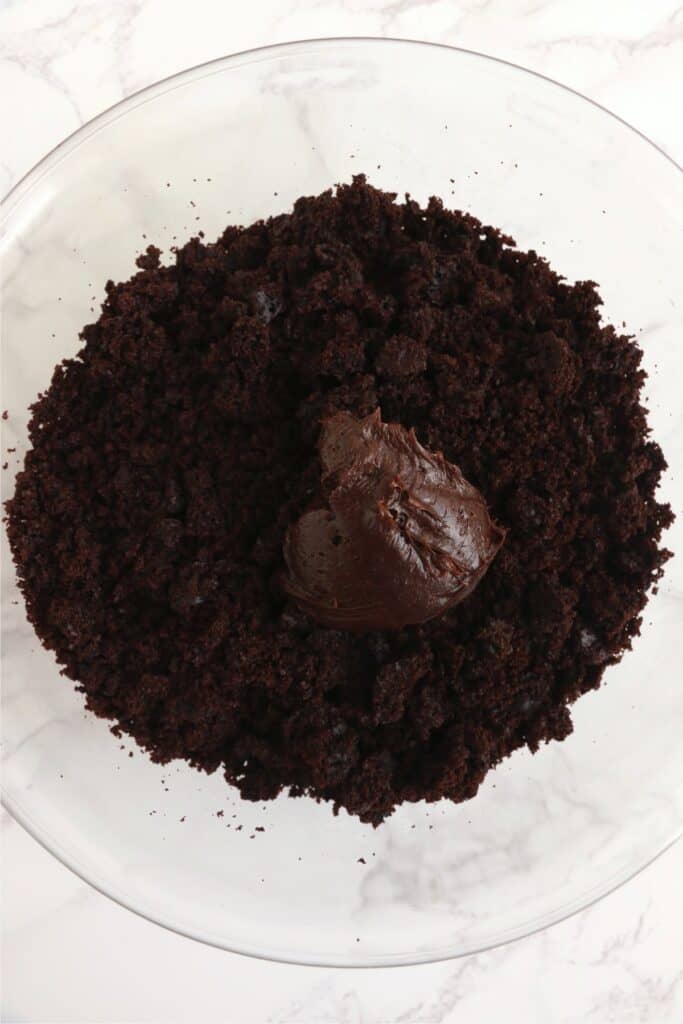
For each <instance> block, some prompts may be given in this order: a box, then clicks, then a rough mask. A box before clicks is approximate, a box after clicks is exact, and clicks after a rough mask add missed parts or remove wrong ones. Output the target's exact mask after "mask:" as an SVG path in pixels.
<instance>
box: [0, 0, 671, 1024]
mask: <svg viewBox="0 0 683 1024" xmlns="http://www.w3.org/2000/svg"><path fill="white" fill-rule="evenodd" d="M332 35H388V36H399V37H407V38H423V39H428V40H434V41H440V42H445V43H451V44H455V45H459V46H463V47H468V48H471V49H475V50H480V51H483V52H486V53H489V54H492V55H495V56H499V57H502V58H505V59H507V60H510V61H514V62H516V63H519V64H522V65H525V66H527V67H530V68H533V69H534V70H537V71H540V72H542V73H544V74H546V75H549V76H550V77H552V78H556V79H558V80H560V81H562V82H565V83H566V84H568V85H571V86H573V87H574V88H576V89H578V90H579V91H581V92H584V93H586V94H587V95H589V96H590V97H592V98H593V99H595V100H597V101H599V102H600V103H602V104H604V105H605V106H607V107H609V108H611V109H612V110H613V111H615V112H616V113H617V114H619V115H620V116H621V117H623V118H624V119H625V120H627V121H629V122H630V123H632V124H633V125H635V126H636V127H638V128H639V129H640V130H641V131H643V132H644V133H645V134H646V135H648V136H649V137H650V138H652V139H653V140H654V141H655V142H657V144H658V145H660V146H661V147H662V148H663V149H665V150H666V151H667V152H668V153H669V154H670V155H671V156H673V157H674V159H677V160H678V161H679V162H683V126H682V122H681V117H680V111H681V109H683V76H682V74H681V64H682V63H683V7H681V6H680V5H679V4H678V3H677V2H676V0H649V2H648V3H647V4H645V3H644V2H642V0H619V2H617V0H606V2H604V3H602V4H596V3H595V2H594V0H574V2H573V3H571V4H569V3H565V2H560V0H251V3H249V4H239V5H237V4H236V3H231V2H230V0H228V2H226V3H219V2H216V0H193V3H192V4H186V3H180V2H179V0H117V2H115V3H110V2H104V0H15V2H11V0H10V2H7V0H0V97H2V100H3V107H4V111H3V116H4V123H5V132H4V146H3V148H2V150H1V151H0V193H4V192H6V191H7V189H9V188H10V187H11V186H12V184H13V183H14V182H15V181H16V180H17V179H18V178H19V177H20V176H21V175H22V174H23V173H24V172H25V171H26V170H28V168H29V167H30V166H31V165H32V164H33V163H34V162H35V161H36V160H38V159H39V158H40V157H41V156H42V155H43V154H44V153H45V152H46V151H47V150H48V149H50V148H51V147H52V146H54V145H55V144H57V143H58V142H59V141H60V140H61V139H62V138H63V137H64V136H66V135H68V134H69V133H70V132H72V131H74V129H76V128H77V127H78V126H79V125H81V124H82V123H83V122H84V121H86V120H88V119H89V118H91V117H92V116H94V115H95V114H97V113H99V112H100V111H101V110H103V109H104V108H106V107H108V106H110V105H111V104H113V103H115V102H117V101H118V100H120V99H121V98H122V97H124V96H126V95H128V94H129V93H131V92H134V91H135V90H137V89H140V88H142V87H143V86H146V85H148V84H150V83H151V82H153V81H156V80H157V79H159V78H162V77H164V76H166V75H168V74H170V73H172V72H174V71H178V70H180V69H182V68H185V67H188V66H191V65H193V64H198V63H201V62H203V61H206V60H209V59H211V58H213V57H217V56H221V55H223V54H226V53H230V52H235V51H239V50H243V49H247V48H250V47H254V46H260V45H263V44H266V43H274V42H282V41H285V40H289V39H296V38H305V37H313V36H332ZM2 845H3V851H2V852H3V859H2V876H3V882H4V900H3V915H2V928H3V945H2V983H3V984H2V1019H3V1020H4V1021H8V1022H10V1021H12V1022H14V1021H17V1022H19V1021H31V1022H39V1021H41V1022H57V1021H64V1022H73V1024H76V1022H114V1021H119V1022H138V1021H150V1022H164V1024H165V1022H174V1021H178V1022H180V1021H188V1022H189V1021H192V1022H197V1021H202V1022H203V1021H207V1022H209V1021H239V1022H240V1024H265V1022H273V1024H275V1022H282V1024H284V1022H288V1024H295V1022H296V1024H298V1022H301V1024H323V1022H329V1024H389V1022H392V1024H393V1022H396V1024H399V1022H401V1024H432V1022H434V1024H436V1022H440V1024H453V1022H455V1021H456V1020H457V1021H459V1022H460V1021H465V1022H467V1024H484V1022H488V1021H492V1020H496V1019H501V1018H503V1016H504V1018H505V1019H506V1020H508V1021H510V1022H511V1024H517V1022H520V1024H521V1022H524V1024H570V1022H579V1021H581V1022H589V1021H595V1022H597V1024H608V1022H615V1024H627V1022H632V1021H638V1022H653V1024H667V1022H671V1024H674V1022H675V1024H678V1022H680V1021H681V1020H683V957H682V956H681V952H680V951H681V950H682V949H683V889H682V888H681V886H680V881H679V879H680V875H681V872H682V870H683V848H682V847H681V845H680V844H679V845H678V847H675V848H674V849H673V850H671V851H669V852H668V853H667V854H665V855H664V856H662V857H661V858H660V859H659V860H658V861H657V862H655V864H653V865H651V866H650V867H649V868H648V869H647V870H645V871H644V872H643V873H642V874H641V875H640V876H639V877H638V878H636V879H635V880H633V881H631V882H630V883H628V884H627V885H626V886H625V887H624V888H622V889H621V890H619V891H618V892H616V893H613V894H612V895H611V896H609V897H607V898H606V899H605V900H603V901H602V902H600V903H598V904H597V905H595V906H593V907H592V908H590V909H588V910H586V911H584V912H583V913H581V914H578V915H577V916H575V917H573V918H571V919H570V920H568V921H566V922H564V923H562V924H560V925H557V926H555V927H554V928H552V929H550V930H549V931H546V932H543V933H540V934H537V935H535V936H532V937H530V938H528V939H525V940H522V941H520V942H517V943H514V944H512V945H509V946H506V947H504V948H501V949H498V950H494V951H492V952H488V953H482V954H478V955H476V956H471V957H468V958H465V959H462V960H458V961H453V962H450V963H443V964H435V965H432V966H427V967H416V968H404V969H400V970H391V971H390V970H375V971H353V970H328V969H317V968H301V967H290V966H285V965H280V964H269V963H263V962H260V961H256V960H249V959H247V958H244V957H238V956H234V955H230V954H227V953H223V952H221V951H219V950H216V949H211V948H208V947H204V946H201V945H199V944H198V943H195V942H192V941H190V940H187V939H184V938H181V937H179V936H177V935H174V934H172V933H170V932H167V931H165V930H163V929H162V928H158V927H156V926H154V925H152V924H149V923H147V922H146V921H144V920H142V919H141V918H138V917H136V916H135V915H134V914H131V913H129V912H127V911H125V910H123V909H121V908H120V907H118V906H117V905H115V904H114V903H112V902H110V901H109V900H107V899H106V898H105V897H103V896H100V895H99V894H98V893H97V892H95V891H94V890H92V889H90V888H88V887H87V886H86V885H85V884H84V883H82V882H81V881H79V880H78V879H77V878H76V877H75V876H73V875H72V874H71V873H70V872H69V871H68V870H67V869H66V868H64V867H62V866H61V865H60V864H59V863H58V862H57V861H56V860H54V859H53V858H52V857H51V856H49V855H48V854H47V853H45V852H44V851H43V850H42V849H41V848H40V847H39V846H38V845H37V844H36V843H35V842H34V841H33V840H32V839H31V838H29V836H28V835H27V834H26V833H25V832H24V831H23V830H22V829H21V828H20V827H19V825H17V824H16V823H15V822H13V821H12V820H11V819H10V818H9V817H8V816H7V815H6V814H3V815H2Z"/></svg>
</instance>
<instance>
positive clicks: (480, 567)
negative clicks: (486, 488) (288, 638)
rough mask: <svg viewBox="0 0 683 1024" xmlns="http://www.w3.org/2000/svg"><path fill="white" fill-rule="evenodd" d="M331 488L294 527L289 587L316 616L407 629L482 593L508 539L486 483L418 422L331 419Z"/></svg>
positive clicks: (327, 468) (324, 446) (326, 466)
mask: <svg viewBox="0 0 683 1024" xmlns="http://www.w3.org/2000/svg"><path fill="white" fill-rule="evenodd" d="M319 452H320V463H321V468H322V478H321V490H320V495H319V496H318V498H317V500H316V501H315V503H314V506H313V507H311V508H309V509H308V510H307V511H305V512H304V513H303V514H302V515H301V517H300V518H299V519H298V520H297V521H296V522H294V523H293V524H292V525H291V526H290V527H289V530H288V531H287V534H286V537H285V542H284V558H285V563H286V566H287V574H286V576H285V579H284V581H283V586H284V589H285V591H286V592H287V593H288V594H289V595H290V596H291V597H292V598H293V599H294V600H295V601H296V602H297V604H298V605H299V606H300V607H301V608H302V609H303V610H304V611H305V612H306V613H307V614H308V615H310V617H311V618H312V619H314V620H315V621H316V622H318V623H320V624H321V625H323V626H329V627H331V628H333V629H341V630H355V631H365V630H396V629H401V628H403V627H404V626H407V625H410V624H414V623H420V622H426V621H427V620H429V619H432V618H434V617H435V616H437V615H440V614H442V613H443V612H444V611H446V609H448V608H451V607H453V605H455V604H457V603H458V602H459V601H462V600H463V599H464V598H465V597H467V596H468V594H470V593H471V592H472V590H473V589H474V588H475V587H476V585H477V584H478V583H479V581H480V580H481V578H482V577H483V575H484V573H485V572H486V571H487V569H488V567H489V566H490V565H491V562H492V561H493V559H494V558H495V556H496V554H497V552H498V551H499V549H500V547H501V545H502V544H503V541H504V540H505V530H504V529H502V528H501V527H500V526H497V525H496V524H495V523H494V522H493V521H492V520H491V517H490V516H489V513H488V509H487V506H486V502H485V500H484V498H483V497H482V495H481V494H480V493H479V491H478V490H477V489H476V488H475V487H473V486H472V484H470V483H468V482H467V480H466V479H465V478H464V476H463V475H462V473H461V472H460V470H459V469H458V467H457V466H455V465H453V463H451V462H448V461H447V460H446V459H445V458H444V457H443V455H442V454H441V453H439V452H430V451H427V449H426V448H423V447H422V445H421V444H420V442H419V441H418V440H417V437H416V436H415V432H414V430H405V429H404V428H403V427H402V426H400V425H399V424H397V423H383V422H382V419H381V416H380V412H379V410H376V411H375V412H374V413H372V414H371V415H370V416H367V417H366V418H364V419H361V420H358V419H356V418H355V417H353V416H352V415H351V414H349V413H345V412H340V413H337V414H335V415H334V416H332V417H330V418H329V419H327V420H325V421H323V424H322V428H321V434H320V441H319Z"/></svg>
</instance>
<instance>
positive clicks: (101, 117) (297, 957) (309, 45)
mask: <svg viewBox="0 0 683 1024" xmlns="http://www.w3.org/2000/svg"><path fill="white" fill-rule="evenodd" d="M376 45H381V46H383V47H386V48H388V47H390V46H404V47H406V48H409V49H413V48H418V47H419V48H432V49H436V50H443V51H450V52H452V53H457V54H463V55H466V56H468V57H476V58H480V59H481V60H485V61H489V62H491V63H492V64H499V65H503V66H505V67H508V68H511V69H513V70H514V71H517V72H520V73H521V74H523V75H530V76H532V77H534V78H538V79H540V80H541V81H543V82H545V83H547V84H549V85H552V86H555V87H557V88H558V89H561V90H562V91H564V92H566V93H569V94H570V95H572V96H574V97H575V98H577V99H579V100H582V101H584V102H586V103H589V104H590V105H591V106H592V107H594V108H596V109H597V110H598V111H600V112H601V113H603V114H605V115H607V116H608V117H610V118H612V119H613V120H614V121H616V122H618V123H619V124H620V125H621V126H622V127H624V128H626V129H628V130H629V131H630V132H632V133H634V134H635V135H636V136H638V137H639V138H640V139H641V140H642V141H643V142H645V143H647V144H648V145H649V146H651V147H652V148H653V149H654V150H655V151H656V152H657V153H659V154H660V155H661V156H662V157H663V158H664V159H665V160H666V161H667V162H668V163H669V164H671V166H672V167H673V168H674V169H675V170H676V171H678V172H679V173H680V174H683V167H682V166H681V165H680V164H678V163H677V161H676V160H675V159H674V158H673V157H672V156H671V155H670V154H669V153H667V152H666V150H665V149H663V148H662V147H661V146H659V145H658V144H657V143H656V142H654V141H653V140H652V139H650V138H649V137H648V136H647V135H645V134H644V133H643V132H642V131H640V130H639V129H638V128H636V127H634V126H633V125H632V124H630V123H629V122H628V121H626V120H624V118H622V117H620V116H619V115H618V114H615V113H614V112H613V111H611V110H609V109H608V108H607V107H605V106H603V105H602V104H601V103H598V102H597V101H596V100H593V99H591V98H590V97H589V96H586V95H585V94H584V93H582V92H580V91H579V90H577V89H574V88H572V87H571V86H568V85H565V84H563V83H562V82H558V81H557V80H556V79H554V78H551V77H550V76H548V75H544V74H542V73H541V72H539V71H534V70H532V69H531V68H526V67H524V66H523V65H521V64H516V63H515V62H513V61H509V60H505V59H503V58H500V57H494V56H491V55H490V54H487V53H483V52H481V51H478V50H471V49H467V48H465V47H460V46H451V45H449V44H446V43H437V42H430V41H428V40H419V39H410V38H401V37H393V36H364V35H363V36H328V37H309V38H303V39H296V40H290V41H286V42H281V43H275V44H269V45H265V46H258V47H253V48H250V49H246V50H240V51H238V52H236V53H233V54H227V55H224V56H222V57H216V58H213V59H212V60H210V61H205V62H202V63H199V64H195V65H192V66H191V67H189V68H185V69H183V70H182V71H178V72H175V73H173V74H171V75H168V76H166V77H164V78H161V79H159V80H158V81H156V82H153V83H152V84H150V85H148V86H145V87H144V88H142V89H139V90H137V91H136V92H133V93H131V94H130V95H128V96H126V97H125V98H124V99H122V100H119V101H118V102H117V103H114V104H112V105H111V106H109V107H107V108H106V109H105V110H103V111H102V112H101V113H99V114H97V115H96V116H95V117H93V118H91V119H90V120H88V121H86V122H84V124H82V125H81V126H80V127H78V128H77V129H75V130H74V131H73V132H71V133H70V134H69V135H67V136H66V137H65V138H64V139H62V141H61V142H59V143H57V145H55V146H54V147H53V148H52V149H50V150H49V151H48V152H47V153H46V154H45V155H44V156H43V157H42V158H41V159H40V160H39V161H38V162H37V163H35V164H34V165H33V166H32V167H31V168H30V169H29V170H28V171H27V172H26V173H25V174H23V175H22V176H21V177H20V178H19V180H18V181H17V182H16V183H15V184H14V185H13V186H12V187H11V188H10V189H9V191H8V192H7V193H6V195H5V196H4V197H3V198H2V200H0V227H3V226H4V225H5V224H6V223H7V222H8V220H9V219H10V217H11V215H12V213H13V212H14V210H15V209H16V208H17V207H18V206H19V205H20V204H21V203H22V202H23V200H24V199H25V198H26V197H27V196H28V195H29V193H30V192H31V191H32V190H33V188H34V187H35V186H36V185H37V184H38V183H39V182H40V181H41V179H42V178H43V177H44V176H45V175H46V174H48V173H49V172H51V171H52V170H53V169H54V168H55V167H56V166H57V165H58V164H59V163H60V162H61V161H62V160H63V159H64V158H65V157H67V156H68V155H69V154H71V153H72V152H73V151H74V150H75V149H77V148H78V147H79V146H80V145H81V144H82V143H84V142H86V141H87V140H88V139H90V138H92V136H93V135H95V134H96V133H97V132H99V131H101V130H102V129H104V128H106V127H108V126H109V125H110V124H112V123H113V122H114V121H117V120H118V119H119V118H120V117H123V116H124V115H125V114H128V113H129V112H130V111H132V110H134V109H136V108H137V107H140V106H142V105H144V104H145V103H147V102H149V101H150V100H153V99H156V98H157V97H158V96H161V95H162V94H164V93H167V92H169V91H171V90H173V89H175V88H178V87H180V86H183V85H185V84H187V83H189V82H191V81H196V80H199V79H201V78H204V77H208V76H210V75H213V74H216V73H219V72H222V71H224V70H228V69H230V70H232V69H235V68H238V67H240V66H242V65H247V64H253V63H257V62H260V61H265V60H271V59H277V58H279V57H281V56H283V55H285V54H287V55H289V54H296V53H299V54H304V53H307V52H313V51H314V50H315V49H319V50H327V49H332V48H337V47H339V46H357V47H363V46H368V47H370V46H376ZM0 249H1V246H0ZM0 804H1V805H2V807H3V808H4V809H5V810H6V811H7V812H8V814H9V815H10V816H11V817H12V818H13V819H14V820H15V821H16V822H17V823H18V824H19V825H20V826H21V827H22V828H23V829H24V830H25V831H26V832H27V833H28V834H29V835H30V836H31V837H32V838H33V839H35V840H36V841H37V842H38V843H39V844H40V845H41V846H42V847H43V849H44V850H46V851H47V852H48V853H49V854H51V855H52V856H53V857H55V858H56V859H57V860H58V861H59V862H60V863H61V864H63V865H64V867H66V868H68V869H69V870H70V871H71V872H72V873H73V874H74V875H76V876H77V877H78V878H80V879H81V881H83V882H85V883H86V884H87V885H89V886H91V887H92V888H93V889H95V890H96V891H97V892H99V893H101V894H102V895H103V896H106V897H107V898H108V899H111V900H112V901H113V902H114V903H116V904H118V905H119V906H121V907H123V908H124V909H126V910H129V911H132V912H133V913H135V914H137V915H138V916H139V917H142V918H143V919H145V920H147V921H150V922H151V923H153V924H156V925H159V926H160V927H163V928H166V929H168V930H169V931H171V932H175V933H176V934H177V935H182V936H184V937H185V938H189V939H193V940H194V941H196V942H201V943H203V944H204V945H208V946H213V947H215V948H218V949H223V950H224V951H226V952H230V953H239V954H242V955H245V956H250V957H252V958H254V959H258V960H265V961H267V962H278V963H289V964H296V965H301V966H308V967H340V968H341V967H344V968H373V967H407V966H415V965H420V964H427V963H438V962H440V961H445V960H451V959H458V958H460V957H464V956H469V955H471V954H474V953H481V952H485V951H487V950H490V949H496V948H498V947H499V946H504V945H507V944H508V943H511V942H515V941H517V940H518V939H522V938H525V937H526V936H528V935H534V934H536V933H537V932H541V931H544V930H545V929H546V928H549V927H551V926H552V925H554V924H558V923H560V922H561V921H565V920H567V919H568V918H570V917H572V916H573V915H574V914H577V913H579V912H580V911H582V910H586V909H588V908H589V907H592V906H594V905H595V904H596V903H598V902H599V901H600V900H602V899H603V898H604V897H605V896H608V895H609V894H610V893H612V892H614V891H616V890H617V889H619V888H621V887H622V886H623V885H625V884H626V883H627V882H629V881H630V880H631V879H633V878H635V877H636V876H637V875H639V874H640V873H641V872H642V871H644V870H645V869H646V868H647V867H649V865H650V864H653V863H654V862H655V861H656V860H658V859H659V858H660V857H661V856H662V855H663V854H664V853H666V851H667V850H670V849H671V848H672V847H673V846H675V845H676V843H677V842H678V841H679V840H680V839H681V838H683V823H682V824H681V828H680V829H679V831H678V833H677V834H676V835H674V836H673V838H672V839H670V840H669V841H668V842H667V843H666V844H665V845H664V846H663V847H662V848H661V849H660V850H658V851H657V852H656V853H654V854H653V855H652V856H651V857H649V858H648V859H647V860H646V861H645V862H644V863H642V864H641V865H639V866H638V867H636V868H635V869H631V868H629V869H627V870H625V871H623V872H620V873H617V874H616V875H614V876H612V877H611V878H610V879H608V880H607V881H606V882H602V883H601V884H600V885H596V886H594V888H593V890H591V891H590V892H588V893H587V894H584V895H583V896H580V897H577V898H576V899H574V900H572V901H569V902H568V903H566V904H563V905H562V906H560V907H559V908H557V909H556V910H555V911H553V912H551V913H549V914H546V915H544V917H543V919H542V920H538V919H537V920H532V921H527V922H526V923H525V924H520V925H517V926H515V927H512V928H510V929H508V930H507V931H506V932H503V933H501V934H499V935H498V936H495V937H494V938H493V939H492V940H490V941H486V942H481V941H476V942H473V943H471V944H469V945H468V944H467V943H466V942H465V943H464V944H463V945H462V948H456V949H453V948H452V947H442V948H438V949H434V950H431V951H426V952H416V953H398V954H364V955H363V954H360V951H359V955H358V956H348V955H346V956H344V955H334V954H331V955H328V954H325V955H320V954H314V953H311V954H308V955H303V954H292V953H289V952H287V951H286V950H282V949H272V950H269V949H268V948H267V947H261V948H257V947H255V946H251V945H249V944H245V945H240V944H228V943H227V942H221V941H218V940H216V939H212V938H207V937H206V936H204V935H202V934H200V933H199V932H198V931H193V930H191V929H189V928H183V927H181V926H178V925H176V924H172V923H168V922H166V921H164V920H163V919H161V916H159V917H155V916H154V915H153V914H152V913H151V912H148V911H146V910H144V909H142V908H140V907H136V906H133V905H131V903H129V902H127V901H126V900H125V899H124V898H123V897H122V896H121V895H118V894H117V893H116V891H115V887H113V886H110V887H108V886H107V885H106V884H105V883H104V882H102V881H99V880H97V879H96V878H95V877H94V875H91V872H90V871H89V870H88V869H84V868H81V867H80V866H78V864H77V863H76V862H74V861H73V860H72V858H71V857H70V856H69V855H68V854H67V853H66V852H61V851H59V843H58V842H55V840H54V837H52V836H48V835H46V834H45V832H44V831H43V829H42V828H41V827H40V826H39V825H37V824H36V823H35V822H33V821H31V820H30V815H29V814H28V813H25V812H24V811H23V810H22V808H21V807H20V805H19V803H18V802H17V801H16V800H14V799H13V798H12V797H11V796H10V795H9V794H8V793H7V792H6V791H5V789H4V786H3V787H2V791H1V792H0Z"/></svg>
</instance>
